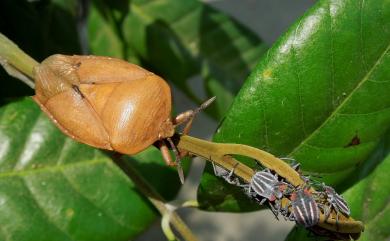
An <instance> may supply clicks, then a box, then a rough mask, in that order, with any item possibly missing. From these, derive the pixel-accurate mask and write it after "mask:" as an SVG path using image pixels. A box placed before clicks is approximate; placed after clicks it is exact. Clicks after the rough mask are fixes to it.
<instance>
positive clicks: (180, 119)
mask: <svg viewBox="0 0 390 241" xmlns="http://www.w3.org/2000/svg"><path fill="white" fill-rule="evenodd" d="M215 98H216V97H215V96H214V97H211V98H210V99H208V100H206V101H205V102H203V103H202V104H201V105H200V106H199V107H198V108H196V109H194V110H188V111H186V112H183V113H181V114H179V115H178V116H176V117H175V119H174V120H173V125H174V126H178V125H180V124H183V123H186V125H185V127H184V129H183V135H187V134H188V133H189V132H190V129H191V126H192V121H193V120H194V117H195V115H196V114H198V113H199V112H201V111H202V110H204V109H205V108H207V107H208V106H209V105H210V104H211V103H213V101H214V100H215Z"/></svg>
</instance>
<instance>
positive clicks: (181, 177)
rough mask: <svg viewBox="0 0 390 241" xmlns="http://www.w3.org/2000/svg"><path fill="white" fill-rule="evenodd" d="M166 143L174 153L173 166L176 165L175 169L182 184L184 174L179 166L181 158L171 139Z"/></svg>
mask: <svg viewBox="0 0 390 241" xmlns="http://www.w3.org/2000/svg"><path fill="white" fill-rule="evenodd" d="M167 141H168V142H169V145H170V146H171V148H172V150H173V153H175V162H174V163H175V164H176V166H177V167H176V169H177V172H178V174H179V178H180V182H181V183H182V184H183V183H184V172H183V167H182V165H181V156H180V153H179V150H178V149H177V148H176V145H175V143H173V141H172V139H171V138H167Z"/></svg>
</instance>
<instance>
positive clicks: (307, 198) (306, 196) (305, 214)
mask: <svg viewBox="0 0 390 241" xmlns="http://www.w3.org/2000/svg"><path fill="white" fill-rule="evenodd" d="M291 206H292V213H291V214H292V215H294V220H295V222H297V223H298V224H301V225H303V226H305V227H306V228H307V227H312V226H314V225H316V224H317V223H318V222H319V221H320V210H319V208H318V206H317V203H316V202H315V200H314V199H313V197H312V196H311V193H310V191H309V189H306V188H305V189H302V188H299V189H298V190H296V191H295V192H293V193H292V194H291Z"/></svg>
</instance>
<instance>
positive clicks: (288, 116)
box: [199, 0, 390, 210]
mask: <svg viewBox="0 0 390 241" xmlns="http://www.w3.org/2000/svg"><path fill="white" fill-rule="evenodd" d="M389 18H390V2H389V1H385V0H377V1H355V0H332V1H331V0H322V1H318V2H317V3H316V4H315V6H314V7H313V8H311V9H310V10H309V11H308V12H307V13H306V14H305V15H304V16H303V17H302V18H301V19H299V20H298V21H297V22H296V23H295V24H294V25H293V26H292V27H291V28H290V29H289V30H288V31H287V33H286V34H285V35H284V36H283V37H282V38H281V39H280V40H279V41H278V42H277V43H276V44H275V45H274V46H273V47H272V49H270V50H269V52H268V53H267V55H266V56H265V57H264V58H263V59H262V60H261V62H260V63H259V64H258V65H257V66H256V68H255V70H254V71H253V72H252V74H251V75H250V77H249V78H248V79H247V81H246V82H245V84H244V86H243V88H242V89H241V90H240V92H239V94H238V95H237V97H236V98H235V100H234V103H233V104H232V107H231V108H230V110H229V112H228V114H227V115H226V118H225V119H224V121H223V122H222V123H221V125H220V127H219V129H218V131H217V133H216V135H215V138H214V140H215V141H219V142H234V143H243V144H248V145H251V146H255V147H259V148H261V149H264V150H266V151H269V152H270V153H272V154H274V155H276V156H281V157H287V156H288V157H293V158H295V159H296V160H297V161H299V162H300V163H301V165H302V168H303V170H304V174H310V175H313V174H315V175H320V176H322V177H323V178H322V180H323V181H325V182H326V183H328V184H330V185H337V184H340V183H342V182H343V181H344V180H345V178H347V177H348V176H349V175H351V174H353V173H355V172H356V171H357V169H358V168H359V164H360V163H362V162H364V161H365V160H366V159H367V157H368V156H369V155H370V153H371V152H372V151H373V149H374V148H375V146H377V144H378V143H379V140H380V138H381V136H382V135H383V134H384V133H385V132H386V130H387V129H388V128H389V126H390V98H388V96H389V93H390V81H389V79H390V52H389V49H390V22H389V21H386V20H387V19H389ZM246 163H252V166H253V163H254V162H253V161H251V162H248V161H247V162H246ZM217 182H218V183H220V182H222V180H220V179H218V178H216V177H212V174H211V173H210V172H208V173H205V175H204V178H203V181H202V182H201V188H200V189H199V190H200V192H199V199H200V201H201V203H202V202H203V201H204V198H203V197H205V196H206V195H207V198H211V197H210V193H212V192H214V193H215V191H214V190H211V189H209V188H208V187H212V186H215V185H217V184H216V183H217ZM206 193H208V194H206ZM223 195H225V196H227V195H229V193H225V194H220V195H219V196H218V198H217V200H214V203H216V202H217V203H220V206H223V205H222V203H223V202H224V199H223V198H221V197H222V196H223ZM243 198H244V197H243ZM205 208H206V209H207V208H209V209H216V207H209V206H207V205H205ZM229 209H231V210H235V209H237V207H229V208H226V209H224V210H229Z"/></svg>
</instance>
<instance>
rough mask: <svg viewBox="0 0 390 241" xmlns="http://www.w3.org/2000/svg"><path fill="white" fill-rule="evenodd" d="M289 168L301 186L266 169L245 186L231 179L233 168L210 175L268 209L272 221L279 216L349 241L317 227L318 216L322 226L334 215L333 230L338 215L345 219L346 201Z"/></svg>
mask: <svg viewBox="0 0 390 241" xmlns="http://www.w3.org/2000/svg"><path fill="white" fill-rule="evenodd" d="M291 167H292V168H293V169H294V170H295V171H297V172H298V173H299V174H300V177H301V179H302V180H303V184H302V185H298V186H294V185H292V184H291V183H289V182H288V181H287V180H286V179H285V178H283V177H280V176H279V175H278V174H277V173H276V172H275V171H273V170H271V169H269V168H265V169H263V170H260V171H257V172H255V174H254V175H253V176H252V178H251V180H250V182H249V183H241V180H240V179H239V177H237V176H235V175H234V169H235V168H233V169H232V170H231V171H227V170H225V169H223V168H221V167H219V166H217V165H214V173H215V175H216V176H218V177H221V178H223V179H225V180H226V181H227V182H228V183H230V184H233V185H236V186H239V187H241V188H243V189H244V191H245V193H246V194H247V195H248V196H249V197H250V198H251V199H253V200H255V201H256V202H258V203H259V204H260V205H264V204H266V205H268V206H269V207H270V209H271V210H272V212H273V213H274V214H275V217H276V218H278V216H279V214H280V215H281V216H283V217H284V218H285V219H286V220H290V221H295V222H296V223H297V224H298V225H302V226H304V227H305V228H307V229H309V230H310V231H312V232H313V233H315V234H317V235H321V236H327V237H331V238H335V239H348V240H349V239H350V237H349V236H348V235H337V234H334V233H331V232H329V231H327V230H326V229H323V228H321V227H319V226H317V224H319V222H320V215H321V213H323V214H324V216H325V222H326V221H328V219H329V218H330V215H331V214H332V213H334V215H335V216H336V226H337V225H338V222H339V215H340V214H342V215H343V216H345V217H349V215H350V210H349V207H348V205H347V203H346V201H345V200H344V199H343V198H342V197H341V196H340V195H339V194H338V193H337V192H336V191H335V190H334V189H333V188H332V187H330V186H327V185H325V184H324V183H320V182H317V181H313V180H310V178H309V177H307V176H304V175H302V174H301V172H300V168H299V164H296V163H294V164H293V165H292V166H291Z"/></svg>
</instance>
